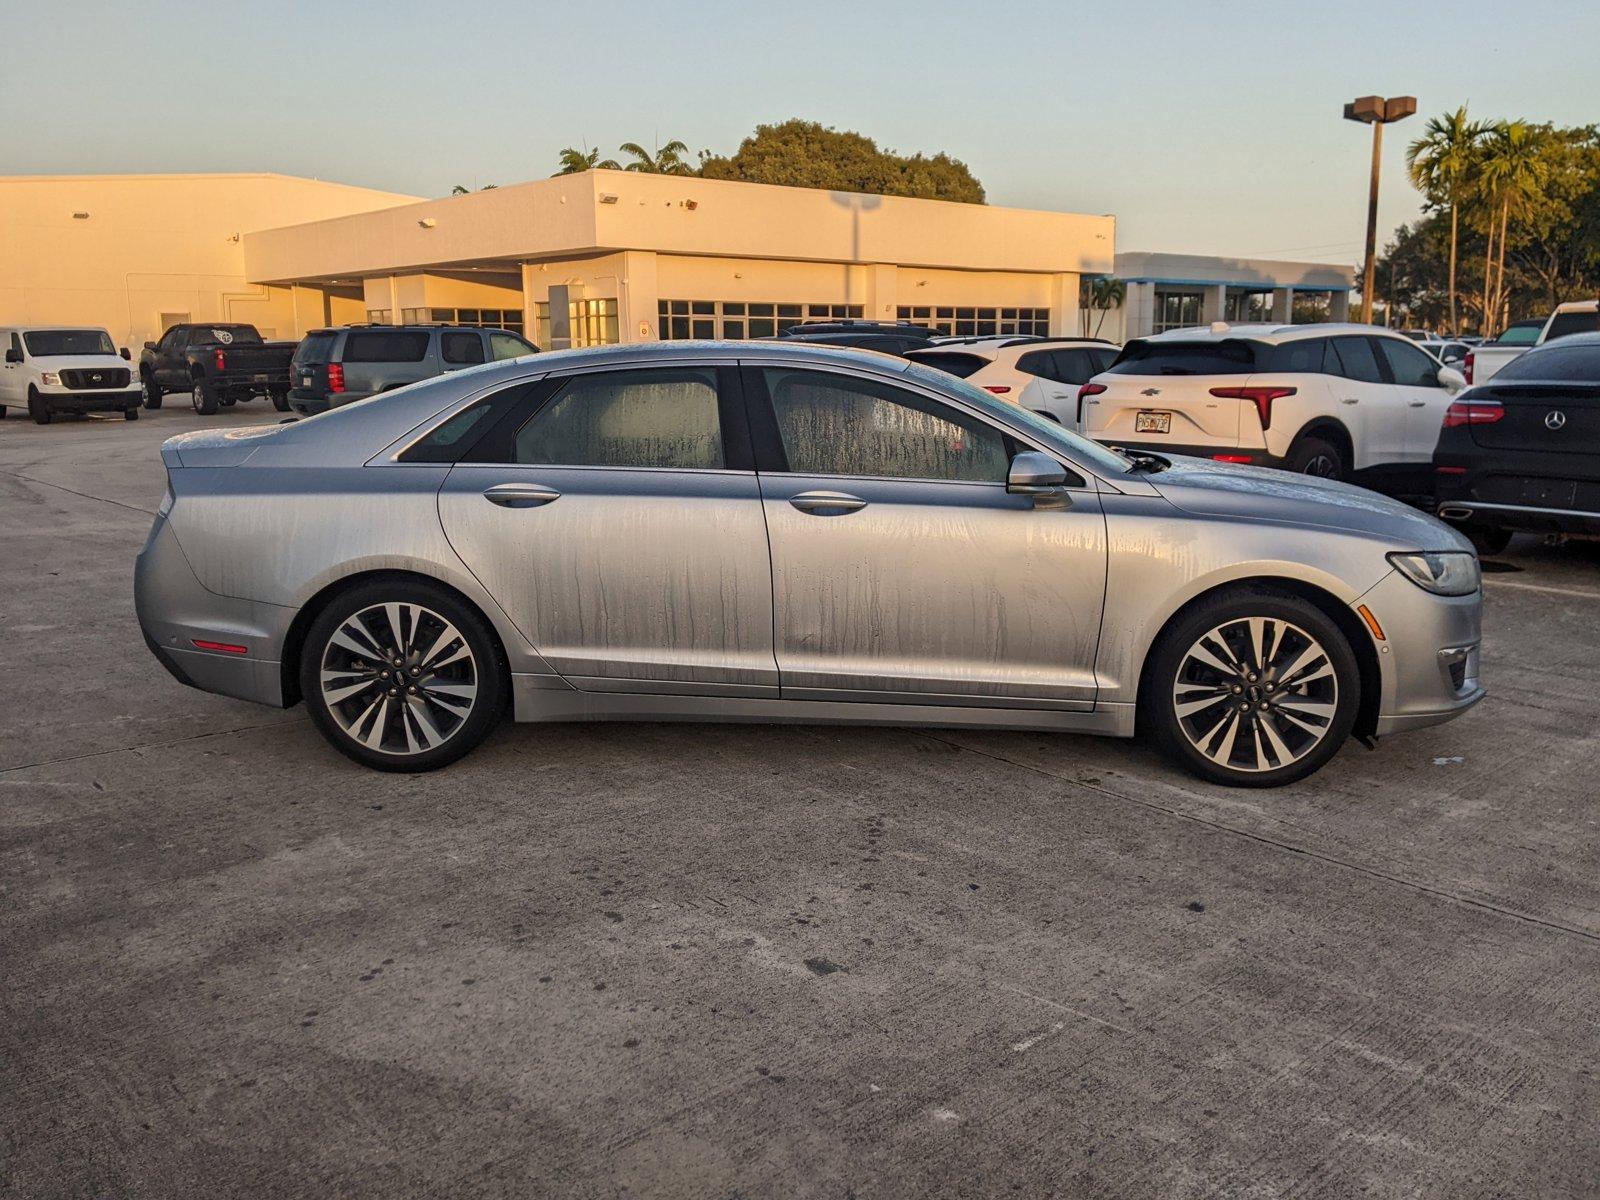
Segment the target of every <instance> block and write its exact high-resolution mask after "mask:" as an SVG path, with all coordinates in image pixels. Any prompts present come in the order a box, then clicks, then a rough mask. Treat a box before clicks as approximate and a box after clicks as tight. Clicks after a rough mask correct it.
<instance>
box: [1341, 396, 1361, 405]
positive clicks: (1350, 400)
mask: <svg viewBox="0 0 1600 1200" xmlns="http://www.w3.org/2000/svg"><path fill="white" fill-rule="evenodd" d="M1339 403H1340V404H1360V403H1361V399H1360V397H1359V396H1346V397H1345V398H1344V399H1343V400H1341V401H1339Z"/></svg>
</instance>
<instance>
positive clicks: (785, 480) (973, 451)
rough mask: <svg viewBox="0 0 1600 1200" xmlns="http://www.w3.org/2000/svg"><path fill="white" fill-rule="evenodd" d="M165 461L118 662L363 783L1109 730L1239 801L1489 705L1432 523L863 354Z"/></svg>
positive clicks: (400, 415) (733, 348)
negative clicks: (652, 742)
mask: <svg viewBox="0 0 1600 1200" xmlns="http://www.w3.org/2000/svg"><path fill="white" fill-rule="evenodd" d="M162 457H163V459H164V460H165V463H166V467H167V476H168V491H167V495H166V498H165V500H164V501H163V503H162V505H161V510H160V514H159V515H158V516H157V518H156V521H155V525H154V528H152V530H151V531H150V537H149V541H148V543H147V544H146V546H145V548H144V550H143V552H142V553H141V554H140V556H139V562H138V567H137V572H136V576H137V578H136V593H137V606H138V614H139V621H140V624H141V626H142V627H143V630H144V634H145V638H146V641H147V643H148V644H149V646H150V649H151V650H152V651H153V652H154V653H155V655H156V657H157V658H158V659H160V660H161V662H162V663H163V664H164V665H165V666H166V667H167V668H168V669H169V670H170V671H171V672H172V673H173V674H174V675H175V676H176V677H177V678H178V679H179V680H181V681H182V682H184V683H186V684H190V685H192V686H194V687H198V688H202V689H204V690H206V691H211V692H217V693H220V694H222V695H227V696H236V697H239V698H242V699H246V700H253V701H257V702H259V703H262V704H268V705H275V706H288V705H293V704H296V703H298V702H300V701H302V700H304V701H305V702H306V704H307V706H308V707H309V709H310V712H311V715H312V717H313V718H314V719H315V722H316V724H317V725H318V727H319V728H320V729H321V731H322V732H323V733H324V734H325V735H326V736H327V738H328V740H329V741H330V742H332V743H333V745H334V746H335V747H337V748H338V749H339V750H341V751H343V752H344V753H345V754H346V755H348V756H349V757H351V758H353V759H355V760H356V761H358V762H361V763H364V764H366V765H367V766H370V767H376V768H379V769H383V770H395V771H420V770H427V769H430V768H435V767H440V766H443V765H445V764H446V763H449V762H452V761H454V760H455V759H457V758H459V757H460V756H461V755H463V754H465V753H466V752H467V751H468V750H470V749H471V748H472V747H473V746H475V745H476V744H477V743H479V742H480V741H481V740H482V739H483V738H484V737H485V736H486V735H487V734H488V732H489V731H490V730H491V728H493V727H494V726H495V724H496V723H497V722H498V721H499V720H500V719H501V718H502V716H503V714H504V713H505V712H506V710H507V709H508V708H509V709H510V710H511V711H512V712H513V713H514V714H515V716H516V718H517V719H518V720H521V721H587V720H647V721H661V720H684V721H784V722H790V723H795V722H800V723H860V724H879V725H910V726H929V727H932V726H944V727H961V726H967V727H987V728H1008V729H1030V730H1059V731H1063V732H1074V733H1099V734H1110V735H1114V736H1131V735H1133V734H1134V733H1136V732H1137V733H1141V734H1144V735H1147V736H1149V737H1151V738H1153V739H1154V740H1155V741H1157V742H1158V743H1159V744H1160V745H1161V746H1162V747H1163V748H1164V749H1165V750H1166V751H1167V752H1168V753H1169V754H1170V755H1171V756H1172V757H1174V758H1175V759H1176V760H1177V761H1178V762H1180V763H1181V764H1183V765H1185V766H1186V767H1188V768H1189V769H1190V770H1191V771H1193V772H1194V773H1195V774H1197V775H1199V776H1201V777H1203V778H1205V779H1208V780H1211V781H1214V782H1219V783H1227V784H1239V785H1247V786H1249V785H1254V786H1267V785H1274V784H1282V783H1287V782H1290V781H1292V780H1296V779H1300V778H1303V777H1304V776H1306V775H1308V774H1310V773H1311V772H1312V771H1314V770H1316V769H1317V768H1318V767H1320V766H1321V765H1322V764H1323V763H1325V762H1326V761H1328V759H1330V758H1331V757H1332V756H1333V755H1334V754H1335V753H1336V752H1337V751H1338V750H1339V748H1340V746H1341V745H1342V744H1343V743H1344V742H1345V741H1346V740H1347V739H1348V738H1349V737H1351V736H1352V735H1356V736H1370V735H1375V734H1388V733H1398V732H1401V731H1403V730H1410V729H1415V728H1418V727H1421V726H1427V725H1432V724H1435V723H1437V722H1441V721H1445V720H1448V719H1450V718H1452V717H1455V716H1457V715H1459V714H1460V713H1462V712H1463V711H1465V710H1466V709H1468V708H1470V707H1471V706H1472V705H1473V704H1474V703H1476V702H1477V701H1478V700H1479V699H1481V698H1482V696H1483V688H1482V686H1481V685H1480V683H1479V681H1478V645H1479V618H1480V609H1481V603H1482V596H1481V591H1480V588H1479V575H1478V560H1477V558H1476V556H1475V555H1474V554H1473V551H1472V548H1471V545H1470V544H1469V543H1468V542H1467V540H1466V539H1465V538H1464V537H1462V536H1461V535H1460V534H1458V533H1456V532H1455V531H1453V530H1451V529H1450V528H1449V527H1447V526H1445V525H1444V524H1442V523H1440V522H1438V521H1436V520H1434V519H1433V518H1432V517H1428V516H1425V515H1423V514H1421V513H1419V512H1416V511H1414V510H1412V509H1409V508H1406V507H1403V506H1402V505H1400V504H1398V503H1394V502H1392V501H1389V500H1387V499H1384V498H1382V497H1380V496H1377V495H1375V494H1373V493H1370V492H1366V491H1362V490H1359V489H1357V488H1353V487H1349V486H1346V485H1344V484H1339V483H1335V482H1332V481H1328V480H1321V479H1311V478H1302V477H1296V476H1290V475H1285V474H1282V473H1278V472H1273V471H1267V470H1261V469H1255V468H1249V467H1237V466H1232V465H1227V464H1217V463H1209V462H1203V461H1200V460H1190V459H1180V458H1174V459H1171V460H1168V459H1165V458H1162V457H1160V456H1157V455H1150V454H1124V453H1122V452H1119V451H1117V450H1113V449H1108V448H1105V447H1102V446H1098V445H1095V444H1093V443H1091V442H1089V441H1086V440H1084V439H1082V438H1080V437H1077V436H1075V435H1074V434H1072V433H1070V432H1068V431H1066V430H1064V429H1063V428H1062V427H1061V426H1060V425H1058V424H1056V423H1054V422H1051V421H1047V420H1045V419H1043V418H1040V417H1038V416H1036V415H1035V414H1032V413H1030V412H1028V411H1026V410H1025V409H1021V408H1019V407H1017V406H1016V405H1012V404H1007V403H1005V402H1004V401H1003V400H999V399H996V398H995V397H993V396H991V395H989V394H988V393H986V392H984V391H982V390H981V389H979V388H975V387H972V386H971V385H969V384H967V383H965V382H963V381H962V380H960V379H958V378H955V377H953V376H951V375H948V374H946V373H944V372H940V371H934V370H931V369H929V368H927V367H922V366H918V365H916V364H910V363H907V362H905V361H903V360H898V359H893V358H889V357H887V356H882V355H872V354H866V353H861V352H855V351H846V350H838V349H830V348H825V347H818V346H802V345H788V344H782V343H749V342H746V343H668V344H652V345H637V346H621V347H607V348H602V349H593V350H579V351H571V352H562V353H556V354H544V355H540V356H538V357H533V358H525V359H518V360H515V361H511V362H503V363H492V364H489V365H486V366H483V367H478V368H473V369H471V370H467V371H462V372H459V373H457V374H454V375H451V376H448V377H445V378H442V379H437V380H432V381H428V382H424V383H419V384H416V385H413V386H411V387H408V388H405V389H403V390H400V391H396V392H391V393H389V394H387V395H383V396H379V397H376V398H374V399H372V400H368V401H363V402H361V403H357V404H353V405H350V406H348V407H344V408H340V409H336V410H334V411H332V412H328V413H325V414H323V415H320V416H317V417H314V418H311V419H309V420H303V421H299V422H296V423H288V424H280V425H272V426H267V427H264V428H255V429H241V430H233V431H204V432H198V433H191V434H187V435H184V436H181V437H176V438H173V439H172V440H171V441H169V442H167V443H166V445H165V446H164V447H163V448H162Z"/></svg>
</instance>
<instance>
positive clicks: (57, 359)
mask: <svg viewBox="0 0 1600 1200" xmlns="http://www.w3.org/2000/svg"><path fill="white" fill-rule="evenodd" d="M33 365H34V366H36V367H38V368H39V370H41V371H114V370H119V369H120V370H123V371H126V370H128V369H129V368H130V366H131V364H130V363H127V362H125V361H124V360H123V358H122V356H121V355H119V354H52V355H50V356H49V357H48V358H36V359H34V360H33Z"/></svg>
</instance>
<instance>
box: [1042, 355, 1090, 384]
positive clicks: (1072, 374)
mask: <svg viewBox="0 0 1600 1200" xmlns="http://www.w3.org/2000/svg"><path fill="white" fill-rule="evenodd" d="M1051 357H1052V358H1053V359H1055V364H1056V378H1057V379H1058V380H1060V381H1061V382H1062V383H1088V382H1089V380H1090V379H1091V378H1092V377H1093V376H1094V375H1096V374H1098V373H1099V371H1100V367H1099V366H1098V365H1097V364H1096V363H1095V360H1094V359H1093V358H1092V357H1090V355H1089V352H1088V351H1087V350H1057V351H1056V352H1055V353H1054V354H1053V355H1051Z"/></svg>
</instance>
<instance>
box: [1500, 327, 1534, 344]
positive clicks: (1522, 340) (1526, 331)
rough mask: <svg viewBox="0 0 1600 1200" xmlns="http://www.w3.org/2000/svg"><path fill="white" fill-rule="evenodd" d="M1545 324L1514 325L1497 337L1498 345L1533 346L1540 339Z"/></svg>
mask: <svg viewBox="0 0 1600 1200" xmlns="http://www.w3.org/2000/svg"><path fill="white" fill-rule="evenodd" d="M1543 328H1544V326H1543V325H1513V326H1512V327H1511V328H1510V329H1508V330H1506V331H1505V332H1504V333H1502V334H1501V335H1500V336H1499V337H1497V338H1495V340H1494V341H1495V345H1497V346H1531V345H1533V344H1534V343H1535V342H1536V341H1538V340H1539V333H1540V331H1541V330H1542V329H1543Z"/></svg>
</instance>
